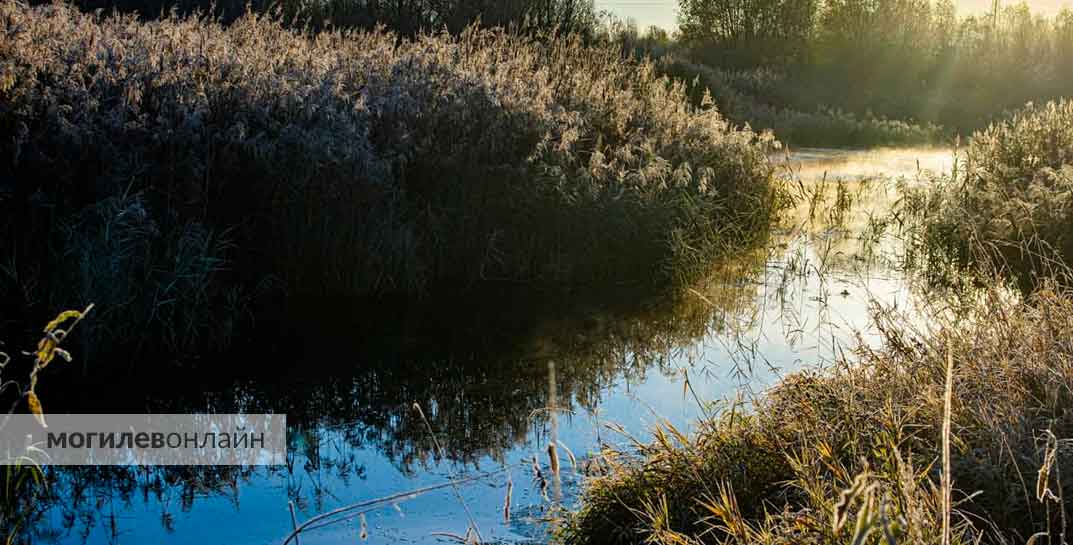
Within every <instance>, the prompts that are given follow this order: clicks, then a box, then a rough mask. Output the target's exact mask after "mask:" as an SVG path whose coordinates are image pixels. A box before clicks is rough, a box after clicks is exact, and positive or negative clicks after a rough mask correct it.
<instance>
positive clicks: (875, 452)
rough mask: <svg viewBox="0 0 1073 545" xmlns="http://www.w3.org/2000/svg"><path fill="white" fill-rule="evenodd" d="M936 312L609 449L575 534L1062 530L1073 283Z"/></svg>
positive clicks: (735, 539)
mask: <svg viewBox="0 0 1073 545" xmlns="http://www.w3.org/2000/svg"><path fill="white" fill-rule="evenodd" d="M936 320H937V321H936V322H935V325H934V326H933V327H932V328H930V330H929V331H924V332H920V331H916V330H914V329H912V328H911V327H909V326H906V325H904V324H905V323H907V322H905V321H904V320H903V319H902V318H900V317H896V316H893V315H890V314H888V313H878V314H877V317H876V323H877V325H878V327H879V330H880V331H882V332H883V334H884V336H885V339H886V343H885V347H884V348H883V349H881V350H876V351H873V350H870V349H863V348H862V349H858V350H857V352H856V354H855V357H853V358H850V360H852V363H851V362H850V361H843V362H839V364H838V365H836V366H835V367H834V368H833V369H830V370H827V371H824V372H807V373H800V374H797V375H793V376H791V377H789V378H788V379H786V380H785V381H784V382H782V383H781V384H780V385H778V386H777V387H776V388H774V389H773V390H772V391H771V392H769V393H768V394H766V395H764V396H763V397H761V398H759V399H757V400H755V401H754V402H753V404H752V406H751V408H749V409H748V410H735V409H731V410H727V411H724V412H723V414H722V416H719V417H717V418H714V419H712V420H711V421H707V422H704V423H703V424H702V426H701V428H700V430H699V431H698V432H697V434H696V435H694V436H690V437H686V436H684V435H682V434H680V433H678V432H677V431H675V430H673V429H663V430H657V434H656V441H654V442H652V443H651V444H646V445H641V446H640V447H639V454H640V456H641V459H640V461H639V463H638V462H633V461H631V460H630V459H629V458H626V459H625V460H624V459H623V457H624V456H626V455H623V454H614V453H612V454H609V455H608V458H609V460H608V464H606V465H608V466H609V467H611V468H612V470H611V471H610V473H609V475H607V476H604V477H600V478H597V479H595V480H594V481H593V482H592V483H591V484H590V486H589V488H588V490H587V492H586V493H585V495H584V502H583V506H582V509H581V511H580V512H579V513H578V514H577V516H576V517H575V518H574V519H573V520H572V522H571V524H570V526H569V527H568V529H567V530H566V532H565V535H564V537H565V541H566V542H567V543H640V542H649V543H663V544H669V543H675V544H693V543H764V544H776V543H777V544H791V543H793V544H802V543H817V544H819V543H824V544H826V543H847V544H848V543H854V544H856V543H865V542H867V543H887V544H894V543H898V544H902V543H920V544H923V543H940V542H950V543H1026V542H1028V543H1031V542H1032V541H1030V538H1031V537H1032V536H1036V538H1035V540H1037V541H1036V542H1039V541H1038V540H1039V539H1040V538H1041V537H1045V536H1046V535H1050V536H1052V538H1051V539H1052V540H1058V539H1059V535H1060V534H1061V533H1063V532H1064V531H1067V530H1068V529H1069V528H1068V526H1067V525H1066V522H1065V521H1066V515H1065V511H1066V506H1065V503H1064V498H1065V497H1068V494H1069V491H1070V488H1069V484H1068V483H1069V482H1070V479H1069V478H1068V475H1069V474H1070V473H1069V472H1070V470H1073V457H1071V456H1070V454H1069V450H1068V438H1069V437H1073V414H1071V410H1070V407H1073V405H1071V402H1073V393H1071V392H1073V390H1071V388H1073V345H1071V344H1070V342H1069V339H1070V338H1073V293H1069V292H1060V291H1055V290H1054V289H1043V290H1040V291H1038V292H1037V293H1036V294H1034V295H1033V296H1032V297H1031V299H1030V300H1029V301H1027V302H1022V301H1019V300H1017V299H1016V298H1014V297H1011V296H1010V295H1009V294H1008V292H1006V291H1004V290H998V289H996V290H993V291H990V292H988V293H986V294H985V295H984V296H981V297H980V300H979V301H976V302H975V303H974V304H972V305H968V308H963V309H960V310H959V312H956V313H953V312H948V313H946V314H945V315H944V316H939V317H938V318H937V319H936ZM948 369H951V370H952V373H951V382H950V384H952V389H951V391H952V395H951V396H950V397H947V396H946V394H945V391H946V385H947V384H948V382H947V370H948ZM947 400H949V403H950V409H949V413H947V411H946V410H945V405H946V402H947ZM947 414H949V420H948V422H949V427H950V430H951V435H950V436H949V439H950V462H949V467H950V468H951V469H950V472H949V475H950V476H951V477H952V479H951V481H952V484H951V485H950V488H949V490H950V499H951V506H952V507H951V508H949V509H944V488H946V487H944V479H943V477H942V473H943V470H942V468H943V466H944V465H946V464H944V460H943V456H942V454H943V429H944V421H947V420H946V415H947ZM1063 479H1064V481H1065V482H1064V483H1063ZM947 513H949V516H950V521H951V522H950V524H951V530H950V537H949V541H946V540H944V536H943V519H944V518H945V516H946V514H947ZM1040 533H1043V534H1040ZM1037 534H1040V535H1037ZM1055 542H1057V541H1055Z"/></svg>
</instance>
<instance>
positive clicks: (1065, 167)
mask: <svg viewBox="0 0 1073 545" xmlns="http://www.w3.org/2000/svg"><path fill="white" fill-rule="evenodd" d="M904 194H905V195H906V197H905V199H904V201H903V203H902V206H901V208H902V211H901V212H904V213H903V214H901V215H902V216H903V217H904V218H907V219H910V220H911V221H910V222H909V223H908V224H907V225H908V227H909V229H907V230H906V232H907V233H908V234H909V237H908V239H909V241H910V245H909V249H910V252H911V256H912V257H913V258H914V259H915V260H917V261H919V262H920V264H921V265H923V266H924V268H925V270H929V271H931V272H938V273H940V274H946V272H949V271H950V270H964V269H973V268H976V269H982V270H994V269H1003V270H1005V271H1007V272H1008V273H1011V274H1015V275H1018V276H1019V277H1020V278H1021V280H1022V284H1024V285H1025V286H1028V287H1031V286H1033V285H1035V284H1036V283H1038V279H1040V278H1049V277H1052V276H1054V275H1055V274H1059V275H1061V276H1068V275H1067V274H1066V273H1067V269H1066V267H1065V265H1064V263H1068V262H1070V261H1071V260H1073V101H1071V100H1061V101H1056V102H1049V103H1047V104H1041V105H1035V104H1028V105H1026V106H1025V107H1024V108H1023V109H1021V110H1020V111H1018V112H1016V113H1014V114H1013V115H1012V116H1011V117H1010V118H1009V119H1007V120H1005V121H1002V122H999V123H995V124H992V125H991V126H990V127H988V128H987V129H985V130H982V131H979V132H977V133H975V134H974V135H973V137H972V139H971V140H970V141H969V143H968V146H967V147H966V149H965V150H963V152H961V153H959V155H958V163H957V165H956V168H955V170H954V171H953V172H952V173H950V174H948V175H944V176H939V177H937V178H935V179H934V180H933V183H931V184H928V185H927V186H924V187H916V188H906V191H905V192H904Z"/></svg>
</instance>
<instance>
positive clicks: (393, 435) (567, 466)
mask: <svg viewBox="0 0 1073 545" xmlns="http://www.w3.org/2000/svg"><path fill="white" fill-rule="evenodd" d="M775 160H776V161H777V162H778V163H779V165H780V169H782V171H783V172H784V173H787V174H789V175H792V176H794V177H795V178H796V179H797V180H798V181H799V183H798V184H797V187H798V189H799V190H800V191H802V192H803V193H809V194H815V193H816V192H817V191H819V192H820V194H821V195H823V198H822V199H819V200H815V201H812V200H810V199H801V202H800V204H799V205H798V206H797V208H796V209H795V210H794V211H793V212H792V213H791V214H789V219H788V220H787V221H786V222H785V225H783V226H782V227H781V228H780V229H779V231H778V233H777V235H776V236H775V237H773V240H772V241H771V243H770V244H769V245H768V247H766V248H763V249H760V250H758V251H755V252H750V253H748V254H747V255H743V256H740V257H738V258H736V259H734V260H731V261H729V262H727V263H722V264H720V265H719V266H717V267H716V268H715V270H713V274H712V279H711V280H710V281H709V282H707V283H705V284H703V285H700V286H697V287H696V288H695V289H693V290H690V291H689V293H687V294H686V295H685V296H683V297H682V298H679V299H675V300H658V299H657V300H651V301H642V302H632V303H630V304H628V305H625V306H626V307H627V308H628V309H629V310H626V311H618V310H616V311H606V310H592V311H578V312H574V313H572V314H571V315H569V316H561V315H560V316H557V317H555V318H552V319H548V320H542V321H540V322H539V323H532V324H527V325H526V326H525V327H523V328H513V329H512V331H511V332H510V333H509V334H504V333H502V332H500V331H497V330H496V327H495V323H494V322H493V323H492V324H491V325H488V324H483V325H481V326H479V327H480V330H479V331H478V332H477V333H476V334H468V335H460V336H458V335H456V336H453V337H451V340H450V341H446V342H439V341H438V340H437V342H436V344H435V346H433V347H431V348H430V347H429V346H428V344H429V343H422V342H420V341H421V340H420V339H418V340H417V342H412V341H414V340H413V339H410V340H408V341H406V342H403V341H399V342H398V344H399V345H400V347H399V348H397V349H389V350H382V349H377V350H375V351H373V350H371V351H370V353H368V354H367V353H364V352H363V351H361V350H357V351H354V350H350V349H348V350H347V351H345V352H344V353H336V352H333V351H332V347H331V346H323V344H324V343H319V344H320V346H317V347H316V348H315V349H311V350H310V351H309V359H310V361H309V362H298V363H296V365H298V366H299V367H301V366H302V365H304V364H306V363H307V364H308V367H309V368H310V369H315V368H317V366H318V365H319V364H320V362H319V361H318V360H320V359H322V358H325V357H333V358H335V359H343V360H346V361H352V362H353V364H352V365H351V366H348V367H346V369H349V371H347V372H341V371H338V370H334V369H333V371H332V373H331V374H330V375H329V376H325V375H324V374H321V375H316V376H309V377H306V378H304V379H303V378H294V377H288V378H287V379H286V380H280V381H279V382H280V383H279V384H271V383H266V382H265V381H261V380H259V381H258V382H256V383H239V384H235V385H233V386H232V387H229V388H224V389H222V390H220V391H214V392H199V393H197V394H195V395H192V396H187V397H189V399H185V400H183V401H182V402H179V403H180V405H181V409H182V410H183V411H198V410H205V409H206V408H210V407H211V408H214V409H217V410H220V411H221V412H223V411H224V410H225V409H226V410H247V411H250V412H260V411H264V412H269V411H272V412H286V413H287V414H288V418H289V420H290V423H291V425H292V426H293V429H292V430H291V433H290V434H289V435H290V438H289V442H290V445H289V462H290V463H289V464H288V465H287V466H285V467H281V468H268V469H266V468H260V469H254V470H244V471H238V470H228V469H222V470H215V469H207V470H197V471H195V470H182V469H163V468H155V469H150V470H139V469H129V470H124V469H121V470H115V471H113V470H102V469H96V470H94V469H84V470H83V469H74V470H64V471H62V472H57V473H56V478H57V479H58V480H57V482H56V483H55V484H54V486H53V487H52V494H53V495H54V496H55V497H54V500H53V501H54V503H51V504H50V507H49V508H48V511H47V513H46V515H45V517H44V520H43V521H42V523H41V524H39V525H38V528H37V534H38V537H39V539H38V541H39V542H42V543H63V544H73V543H91V544H97V543H129V544H137V545H143V544H158V543H159V544H198V545H211V544H221V545H223V544H226V545H244V544H270V543H272V544H278V543H282V542H283V539H284V538H285V537H286V536H287V535H288V533H290V530H291V519H290V514H289V512H288V502H289V501H293V502H294V503H295V505H296V510H297V518H298V520H299V522H301V521H303V520H306V519H308V518H309V517H312V516H315V515H317V514H319V513H324V512H326V511H330V510H332V509H336V508H339V507H342V506H347V505H350V504H354V503H358V502H364V501H368V500H371V499H375V498H381V497H386V496H392V495H396V494H399V493H402V492H407V491H412V490H418V489H421V488H424V487H430V486H436V485H442V484H444V483H447V482H448V481H450V480H452V479H468V478H471V477H474V476H479V475H482V474H485V473H492V475H490V476H488V477H486V478H480V479H474V480H470V481H467V482H465V483H463V484H460V485H459V486H458V492H457V493H458V494H460V495H461V496H462V499H463V500H464V503H465V506H467V507H468V510H469V512H470V513H471V514H472V517H473V518H474V519H475V522H476V525H477V527H478V528H479V530H480V532H481V534H482V537H483V538H484V540H485V542H502V543H529V542H534V543H541V542H545V541H546V535H547V532H548V531H549V528H551V527H553V526H554V524H555V523H554V521H552V522H548V519H553V518H554V517H553V514H554V512H555V509H556V505H561V506H563V507H564V508H566V509H569V508H571V507H573V506H575V505H576V502H577V495H578V492H579V489H580V482H581V480H582V477H580V476H579V475H580V473H582V472H583V470H584V466H585V465H586V461H587V460H588V459H589V456H588V455H589V454H590V453H593V452H595V451H597V450H598V449H599V446H600V445H601V444H602V443H611V444H619V445H621V444H625V443H626V442H627V440H626V439H625V438H624V437H623V435H622V434H621V433H619V432H616V431H614V430H613V429H611V428H613V427H615V426H621V428H622V430H623V431H625V432H626V433H628V434H632V435H634V436H636V437H638V438H641V439H644V438H646V437H648V430H650V429H651V427H652V426H654V425H656V424H658V423H660V422H661V421H664V420H665V421H668V422H670V423H672V424H673V425H675V426H676V427H678V428H679V429H689V427H690V423H691V422H693V421H695V420H696V419H697V418H698V417H700V416H702V415H703V414H704V411H705V410H711V408H709V409H705V408H703V407H702V406H701V403H700V402H699V401H698V399H699V400H706V401H707V400H715V401H718V400H730V399H735V398H736V397H739V396H740V397H744V398H747V397H748V395H750V394H752V393H756V392H761V391H763V389H764V388H765V387H767V386H769V385H771V384H772V383H773V382H774V381H776V380H778V378H779V377H780V376H783V375H785V374H786V373H789V372H793V371H797V370H801V369H803V368H808V367H815V366H820V365H823V364H824V362H829V361H830V360H831V359H832V358H833V357H834V356H835V355H836V354H837V353H839V351H840V349H841V348H842V347H851V346H853V344H854V343H855V339H856V338H857V337H856V336H857V335H858V334H859V335H860V338H861V339H862V340H863V342H866V343H874V342H877V339H876V338H875V337H874V336H873V335H872V334H871V332H870V328H869V325H870V324H869V316H870V313H869V308H870V305H872V304H882V305H884V306H887V307H898V308H902V309H912V308H913V305H914V300H915V296H914V290H913V289H912V288H911V286H910V283H909V282H908V281H907V279H906V277H905V276H904V275H903V274H902V273H900V272H899V271H898V267H897V265H896V264H897V262H898V259H897V258H898V251H899V245H898V243H897V241H896V240H893V239H891V238H889V237H883V236H878V235H876V230H875V227H876V225H877V224H878V223H877V219H878V218H881V217H882V215H883V214H884V213H885V212H886V211H887V210H889V207H890V206H891V204H892V202H893V201H894V200H895V199H896V198H897V195H896V194H895V192H894V191H893V189H892V187H891V185H890V184H887V183H881V182H878V181H876V178H888V179H889V178H897V177H905V178H907V179H910V180H912V179H916V178H918V176H920V174H921V173H922V172H927V171H931V172H941V171H945V170H948V169H949V168H950V166H951V164H952V161H953V154H952V153H951V152H949V151H936V150H915V149H892V150H876V151H844V150H818V149H811V150H798V151H794V152H793V153H790V154H788V155H781V156H779V157H777V158H775ZM840 188H841V189H840ZM840 199H841V203H842V204H843V205H852V206H851V207H850V208H849V209H848V211H842V212H840V211H839V208H840V207H838V206H836V205H835V203H836V202H839V200H840ZM842 208H843V209H844V208H845V206H843V207H842ZM472 312H473V313H478V312H480V311H479V310H473V311H472ZM573 314H578V315H573ZM465 320H466V318H460V319H459V321H460V322H464V321H465ZM394 342H396V341H394V340H393V341H390V342H388V343H386V344H388V345H391V344H392V343H394ZM385 354H386V355H385ZM687 377H688V387H687V384H686V379H687ZM414 402H417V403H419V404H420V405H421V406H422V409H423V410H424V412H425V413H426V414H427V415H428V419H429V422H430V425H431V427H432V429H433V430H434V432H435V434H436V437H437V439H438V441H439V443H440V445H439V446H440V447H442V453H443V456H441V455H440V454H439V453H440V452H441V451H440V448H438V447H437V446H436V445H435V444H434V443H433V441H432V440H431V437H430V435H429V433H428V432H427V431H426V429H425V425H424V423H423V422H422V421H421V420H420V419H419V418H418V417H417V415H416V412H415V411H414V410H413V409H412V404H413V403H414ZM172 408H173V409H177V408H178V407H175V406H172ZM606 424H612V426H611V427H608V426H607V425H606ZM553 441H554V442H556V443H557V444H558V445H560V446H559V447H558V451H559V453H560V456H561V458H562V464H563V471H562V472H561V473H562V482H561V483H559V485H558V486H556V483H554V482H549V483H548V486H547V488H546V489H543V490H542V489H541V487H540V486H539V485H538V484H537V483H536V482H535V481H534V471H533V468H532V460H533V459H534V458H535V459H536V460H537V462H538V464H539V466H540V468H541V471H542V472H543V474H545V475H547V474H548V456H547V445H548V443H549V442H553ZM568 451H569V453H571V454H572V455H573V457H574V458H575V459H576V460H577V464H578V466H580V467H578V470H577V471H575V468H574V464H573V463H572V462H571V461H570V455H569V454H567V452H568ZM508 481H510V482H511V483H513V495H512V499H511V505H510V509H509V520H507V517H505V516H504V497H505V494H506V489H507V486H508V485H507V483H508ZM373 507H374V508H372V509H368V510H365V511H367V512H364V513H362V515H363V516H356V515H357V514H358V511H362V510H358V511H354V512H352V513H351V514H352V515H355V516H353V517H352V518H349V519H345V520H340V521H337V522H334V523H332V524H329V525H325V526H323V527H321V528H317V529H315V530H311V531H309V532H304V533H302V534H301V536H300V539H301V543H302V545H317V544H329V543H331V544H336V543H359V542H362V539H363V535H364V539H365V540H366V541H365V542H367V543H373V544H376V543H438V542H451V538H449V537H446V534H456V535H464V534H465V533H466V530H467V527H468V526H469V525H468V522H467V518H468V517H467V514H466V510H465V508H464V507H463V503H462V501H460V500H459V499H458V497H457V495H456V492H455V490H453V489H452V488H450V487H446V488H438V489H435V490H432V491H429V492H426V493H422V494H415V495H413V496H409V497H401V498H398V499H396V500H395V501H393V502H386V503H384V504H382V505H377V506H373ZM340 518H343V517H340ZM363 519H364V522H363Z"/></svg>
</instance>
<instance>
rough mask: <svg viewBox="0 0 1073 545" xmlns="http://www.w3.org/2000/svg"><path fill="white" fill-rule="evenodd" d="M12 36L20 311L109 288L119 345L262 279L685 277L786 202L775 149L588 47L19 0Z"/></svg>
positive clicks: (11, 171)
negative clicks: (139, 13) (95, 11)
mask: <svg viewBox="0 0 1073 545" xmlns="http://www.w3.org/2000/svg"><path fill="white" fill-rule="evenodd" d="M0 24H2V25H3V32H2V33H0V127H2V128H3V130H4V132H5V134H11V135H13V138H11V139H5V140H4V141H3V142H2V143H0V156H2V157H3V160H2V161H0V179H3V180H5V182H4V183H5V186H6V187H3V188H0V195H6V197H5V198H3V199H2V200H0V207H2V212H3V219H2V220H0V222H2V223H0V237H3V238H4V240H5V244H9V245H10V247H11V250H12V251H11V255H17V256H18V260H19V266H18V267H10V268H9V269H10V270H12V271H14V270H16V269H17V270H18V273H17V274H9V279H8V284H9V285H8V286H7V287H6V294H7V297H8V298H9V300H14V301H16V303H17V304H24V305H25V304H29V303H31V302H33V301H31V299H34V298H35V295H34V294H35V293H36V294H37V296H40V297H37V298H40V299H50V298H51V299H55V298H60V296H57V295H56V294H66V293H73V294H74V295H72V297H78V298H85V299H93V300H94V301H97V302H98V303H99V304H100V306H101V307H102V310H103V312H102V313H101V315H102V317H101V319H100V320H98V321H95V324H97V325H96V327H101V328H110V329H106V330H110V331H116V330H118V329H119V328H123V329H128V330H129V329H130V328H131V327H135V328H139V327H142V328H149V326H153V325H154V324H157V325H159V327H156V326H154V327H152V329H161V328H162V329H171V328H173V327H176V326H177V325H178V326H179V327H180V328H181V329H183V330H184V331H201V330H204V329H205V326H204V324H208V323H212V322H214V321H215V322H219V321H221V320H222V319H223V317H224V315H225V314H226V312H227V309H228V308H230V307H233V306H234V305H233V304H232V303H233V302H234V301H235V300H240V299H242V297H236V296H235V295H234V294H235V293H250V292H251V291H252V287H253V286H257V285H260V284H261V283H262V282H263V281H264V279H265V278H269V277H271V278H277V279H279V280H280V281H281V285H282V286H284V287H285V288H286V289H287V292H288V293H290V294H291V295H300V294H320V295H323V294H333V295H348V296H367V295H381V294H387V293H396V294H399V293H401V294H410V295H413V294H424V293H430V292H431V293H435V292H436V291H437V290H443V289H455V288H456V287H458V286H471V285H474V284H478V283H481V282H489V281H508V282H515V283H529V284H533V283H540V284H552V285H561V284H575V285H576V284H586V283H594V282H641V283H647V284H655V285H666V284H668V283H673V282H683V281H687V280H688V279H690V278H692V277H694V276H695V275H697V274H699V272H700V271H701V270H703V268H704V264H705V263H706V262H707V260H708V259H709V258H710V257H712V256H713V255H715V254H717V253H719V252H721V251H726V250H727V249H730V248H733V247H739V246H742V245H745V244H748V243H749V242H750V241H752V240H756V239H757V238H758V237H760V236H763V233H764V232H765V230H766V227H767V224H768V221H769V219H770V217H771V214H772V212H773V210H774V207H775V206H776V204H777V200H776V195H775V191H774V186H773V183H772V167H771V165H770V164H769V163H768V161H767V159H766V155H765V145H764V144H765V143H766V142H769V140H765V138H763V137H760V136H758V135H756V134H754V133H752V132H750V131H747V130H738V129H735V128H734V127H733V126H732V125H731V124H730V123H728V122H727V121H726V120H724V119H723V118H722V117H720V116H719V114H718V113H716V112H715V111H714V110H711V109H698V108H694V107H693V106H691V105H690V104H689V101H688V97H687V92H686V89H685V87H684V86H683V85H682V84H680V83H675V82H672V81H670V80H668V79H666V78H662V77H660V76H658V75H657V73H656V68H655V67H654V66H653V65H652V64H651V63H647V62H640V63H636V62H631V61H628V60H625V59H623V58H622V56H621V55H620V53H619V52H618V51H617V50H616V49H615V48H613V47H610V46H599V47H590V46H586V45H584V44H583V43H582V41H581V39H580V38H578V37H574V36H568V35H551V34H544V35H536V36H534V35H518V34H511V33H509V32H506V31H502V30H481V29H477V28H471V29H469V30H467V31H466V32H464V33H462V34H461V35H459V36H450V35H446V34H439V35H431V34H426V35H421V36H418V37H417V38H415V39H413V40H408V39H400V38H399V37H397V36H395V35H393V34H391V33H388V32H385V31H381V30H377V31H370V32H349V31H334V32H322V33H318V34H316V35H308V34H303V33H300V32H296V31H293V30H288V29H287V28H285V27H283V26H282V25H281V24H279V23H278V22H276V21H274V20H270V19H268V18H265V17H261V16H257V15H253V14H250V15H247V16H245V17H243V18H241V19H239V20H237V21H235V22H233V23H232V24H230V25H228V26H227V27H224V26H221V25H219V24H217V23H214V22H212V21H209V20H206V19H203V18H196V17H195V18H177V17H171V18H167V19H163V20H159V21H153V22H140V21H138V20H137V19H135V18H134V17H130V16H113V17H107V18H102V17H99V16H93V15H86V14H81V13H79V12H78V11H77V10H75V9H73V8H71V7H68V6H65V5H62V4H56V5H51V6H47V7H39V8H28V7H26V6H24V5H22V4H19V3H17V2H14V1H11V0H5V1H4V2H3V3H2V4H0ZM2 190H6V191H2ZM72 260H73V261H74V262H76V263H78V264H79V265H78V267H77V268H78V270H79V271H81V272H80V273H79V274H76V275H72V274H69V273H61V272H60V271H64V270H65V269H70V268H71V266H70V264H69V263H70V262H71V261H72ZM40 276H43V277H44V278H43V279H42V278H37V277H40ZM30 277H34V278H33V279H32V281H31V278H30ZM61 279H62V280H61ZM35 282H36V284H34V283H35ZM31 284H34V285H36V286H37V287H36V290H37V291H36V292H35V291H34V290H33V289H29V288H28V286H29V287H32V286H31ZM100 291H105V292H108V293H100V294H98V293H97V292H100ZM42 294H45V295H48V296H47V297H45V296H42ZM62 297H63V298H66V297H67V295H63V296H62ZM243 297H244V296H243ZM105 300H108V301H114V306H112V308H110V309H108V308H106V305H105V303H104V301H105ZM164 302H166V303H167V304H168V305H170V308H171V310H167V311H165V312H164V313H163V314H162V313H160V312H158V310H159V308H160V306H161V305H162V304H163V303H164ZM190 305H196V309H191V310H188V309H183V308H180V307H187V306H190ZM120 316H123V317H124V318H123V320H127V322H112V323H111V325H109V319H108V317H116V319H119V318H118V317H120ZM154 321H155V322H154ZM182 335H184V336H185V335H187V333H185V332H184V333H183V334H182Z"/></svg>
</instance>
